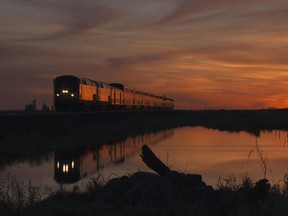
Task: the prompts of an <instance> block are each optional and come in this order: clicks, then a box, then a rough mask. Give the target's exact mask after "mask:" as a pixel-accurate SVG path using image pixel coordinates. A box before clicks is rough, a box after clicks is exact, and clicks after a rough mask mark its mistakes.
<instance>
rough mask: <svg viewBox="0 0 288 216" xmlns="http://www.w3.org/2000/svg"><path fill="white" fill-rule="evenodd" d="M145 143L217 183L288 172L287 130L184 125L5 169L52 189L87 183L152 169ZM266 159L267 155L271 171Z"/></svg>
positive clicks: (174, 164)
mask: <svg viewBox="0 0 288 216" xmlns="http://www.w3.org/2000/svg"><path fill="white" fill-rule="evenodd" d="M143 144H148V145H149V146H150V148H151V149H152V150H153V151H154V153H155V154H156V155H157V156H158V157H159V158H160V159H161V160H162V161H163V162H164V163H165V164H167V165H168V166H169V167H170V168H171V169H173V170H177V171H180V172H185V173H199V174H201V175H202V177H203V180H204V181H205V182H206V183H207V184H211V185H212V186H213V187H215V186H216V184H217V182H218V177H227V176H229V175H235V176H236V177H239V178H241V177H243V176H244V175H245V174H248V175H249V176H250V177H252V179H254V180H258V179H260V178H263V177H264V174H265V173H266V177H267V178H268V179H269V180H270V182H272V183H277V182H278V181H281V179H283V177H284V175H285V174H286V173H288V165H287V164H288V132H287V131H272V132H262V133H261V134H260V136H259V137H255V136H254V135H251V134H248V133H246V132H240V133H230V132H220V131H218V130H212V129H206V128H203V127H184V128H179V129H174V130H165V131H162V132H158V133H152V134H146V135H142V136H137V137H130V138H128V139H126V140H124V141H121V142H118V143H115V144H113V145H105V144H103V145H102V146H100V147H97V148H96V147H95V148H90V149H89V150H81V151H80V150H79V151H77V152H64V151H62V152H58V151H56V152H52V153H49V154H46V155H43V156H39V157H40V158H37V159H31V160H30V161H29V162H28V161H26V162H21V163H16V164H13V165H11V166H5V167H4V168H3V169H2V170H1V171H0V178H1V179H2V180H3V179H5V178H6V177H7V174H8V173H9V175H10V176H15V178H17V179H19V180H21V181H24V182H26V183H28V181H29V179H30V180H31V182H32V184H34V185H39V186H43V187H44V186H48V187H51V188H52V190H57V189H59V188H60V186H61V187H64V188H65V189H68V190H69V189H72V188H73V187H74V186H75V185H77V186H79V188H85V187H84V185H85V184H86V183H87V181H88V180H89V179H90V178H93V177H96V176H98V175H99V174H100V175H101V176H103V178H104V179H106V180H107V179H109V178H111V177H114V176H122V175H127V174H131V173H134V172H136V171H139V170H140V171H151V170H150V169H149V168H148V167H146V165H145V164H144V163H143V162H142V160H141V158H140V157H139V154H140V153H141V147H142V145H143ZM261 157H262V159H266V167H267V168H266V170H265V169H263V163H262V162H261Z"/></svg>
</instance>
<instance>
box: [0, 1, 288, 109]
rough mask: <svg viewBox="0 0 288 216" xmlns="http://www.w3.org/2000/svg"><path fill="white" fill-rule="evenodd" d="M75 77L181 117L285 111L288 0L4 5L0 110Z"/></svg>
mask: <svg viewBox="0 0 288 216" xmlns="http://www.w3.org/2000/svg"><path fill="white" fill-rule="evenodd" d="M64 74H71V75H76V76H79V77H86V78H90V79H94V80H99V81H104V82H120V83H123V84H125V85H129V86H133V87H137V88H140V89H144V90H147V91H150V92H154V93H158V94H164V95H167V96H170V97H172V98H174V99H175V101H176V104H175V105H176V109H222V108H223V109H261V108H267V107H277V108H286V107H288V1H287V0H209V1H208V0H1V1H0V86H1V88H0V89H1V91H0V99H1V100H0V110H6V109H23V108H24V105H25V104H28V103H30V102H31V101H32V100H33V99H34V98H35V99H37V103H38V108H41V107H42V103H43V102H45V103H46V104H47V105H49V106H51V105H52V104H53V78H55V77H56V76H59V75H64Z"/></svg>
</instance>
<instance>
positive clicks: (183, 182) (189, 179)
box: [167, 171, 202, 190]
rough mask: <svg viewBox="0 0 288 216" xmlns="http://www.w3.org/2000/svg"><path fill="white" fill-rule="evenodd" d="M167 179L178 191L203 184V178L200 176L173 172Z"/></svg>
mask: <svg viewBox="0 0 288 216" xmlns="http://www.w3.org/2000/svg"><path fill="white" fill-rule="evenodd" d="M167 179H168V180H170V181H171V182H172V184H173V185H175V186H176V187H177V188H178V189H180V190H183V189H186V188H190V187H193V186H196V185H198V184H201V183H202V176H201V175H198V174H184V173H179V172H176V171H171V172H169V174H168V175H167Z"/></svg>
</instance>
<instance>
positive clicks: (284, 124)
mask: <svg viewBox="0 0 288 216" xmlns="http://www.w3.org/2000/svg"><path fill="white" fill-rule="evenodd" d="M185 126H191V127H193V126H202V127H205V128H209V129H215V130H220V131H229V132H240V131H246V132H248V133H251V134H253V135H254V136H259V134H260V131H263V130H268V131H269V130H270V131H271V130H288V110H287V109H281V110H200V111H180V110H175V111H165V112H164V111H162V112H161V111H144V112H142V111H141V112H137V111H130V112H129V111H125V112H111V111H103V112H95V113H92V112H91V113H58V112H48V113H17V114H0V158H1V160H0V167H1V166H3V165H5V164H9V163H12V162H13V161H16V160H18V161H19V160H20V161H21V160H25V159H27V158H29V157H35V156H36V155H37V154H43V153H45V152H51V151H55V150H72V151H73V149H77V148H86V147H89V146H90V147H91V146H99V145H101V144H103V143H105V144H110V143H113V142H115V141H119V140H124V139H125V138H127V137H131V136H132V137H133V136H137V135H141V134H145V133H153V132H159V131H162V130H166V129H174V128H179V127H185Z"/></svg>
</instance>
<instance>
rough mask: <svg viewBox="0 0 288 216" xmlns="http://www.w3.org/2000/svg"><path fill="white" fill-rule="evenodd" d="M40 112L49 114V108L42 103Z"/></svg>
mask: <svg viewBox="0 0 288 216" xmlns="http://www.w3.org/2000/svg"><path fill="white" fill-rule="evenodd" d="M42 111H43V112H49V111H50V108H49V107H48V106H47V105H46V104H45V103H43V105H42Z"/></svg>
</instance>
